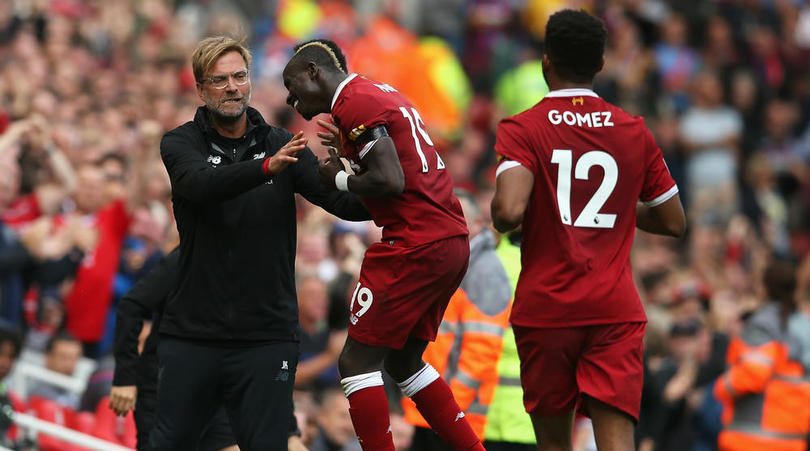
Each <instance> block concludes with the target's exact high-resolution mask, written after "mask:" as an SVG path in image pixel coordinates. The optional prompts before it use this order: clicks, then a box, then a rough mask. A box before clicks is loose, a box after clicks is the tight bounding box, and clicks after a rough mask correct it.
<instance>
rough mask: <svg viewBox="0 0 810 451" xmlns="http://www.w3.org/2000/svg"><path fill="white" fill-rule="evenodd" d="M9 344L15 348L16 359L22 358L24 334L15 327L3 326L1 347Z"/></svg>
mask: <svg viewBox="0 0 810 451" xmlns="http://www.w3.org/2000/svg"><path fill="white" fill-rule="evenodd" d="M5 342H9V343H11V344H12V346H14V358H15V359H16V358H17V357H19V356H20V351H22V334H20V331H19V330H17V329H16V328H15V327H12V326H6V325H2V326H0V345H2V344H3V343H5Z"/></svg>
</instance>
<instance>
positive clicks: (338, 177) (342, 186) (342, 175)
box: [335, 171, 349, 191]
mask: <svg viewBox="0 0 810 451" xmlns="http://www.w3.org/2000/svg"><path fill="white" fill-rule="evenodd" d="M335 186H336V187H337V189H339V190H341V191H349V173H348V172H346V171H340V172H338V173H337V174H335Z"/></svg>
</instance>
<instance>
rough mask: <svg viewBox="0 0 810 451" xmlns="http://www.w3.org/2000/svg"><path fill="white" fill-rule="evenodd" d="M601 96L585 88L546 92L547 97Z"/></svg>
mask: <svg viewBox="0 0 810 451" xmlns="http://www.w3.org/2000/svg"><path fill="white" fill-rule="evenodd" d="M577 96H589V97H599V96H598V95H597V94H596V93H595V92H593V91H591V90H590V89H585V88H571V89H556V90H554V91H551V92H549V93H548V94H546V97H577Z"/></svg>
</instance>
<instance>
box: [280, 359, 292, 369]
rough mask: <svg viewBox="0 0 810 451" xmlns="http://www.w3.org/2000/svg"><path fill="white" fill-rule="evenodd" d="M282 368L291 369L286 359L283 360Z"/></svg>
mask: <svg viewBox="0 0 810 451" xmlns="http://www.w3.org/2000/svg"><path fill="white" fill-rule="evenodd" d="M281 369H282V370H289V369H290V367H289V365H288V364H287V361H286V360H282V361H281Z"/></svg>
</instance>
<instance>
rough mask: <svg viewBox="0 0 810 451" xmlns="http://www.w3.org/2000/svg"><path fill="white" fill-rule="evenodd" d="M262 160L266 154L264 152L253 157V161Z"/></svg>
mask: <svg viewBox="0 0 810 451" xmlns="http://www.w3.org/2000/svg"><path fill="white" fill-rule="evenodd" d="M261 158H264V152H262V153H257V154H254V155H253V159H254V160H258V159H261Z"/></svg>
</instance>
